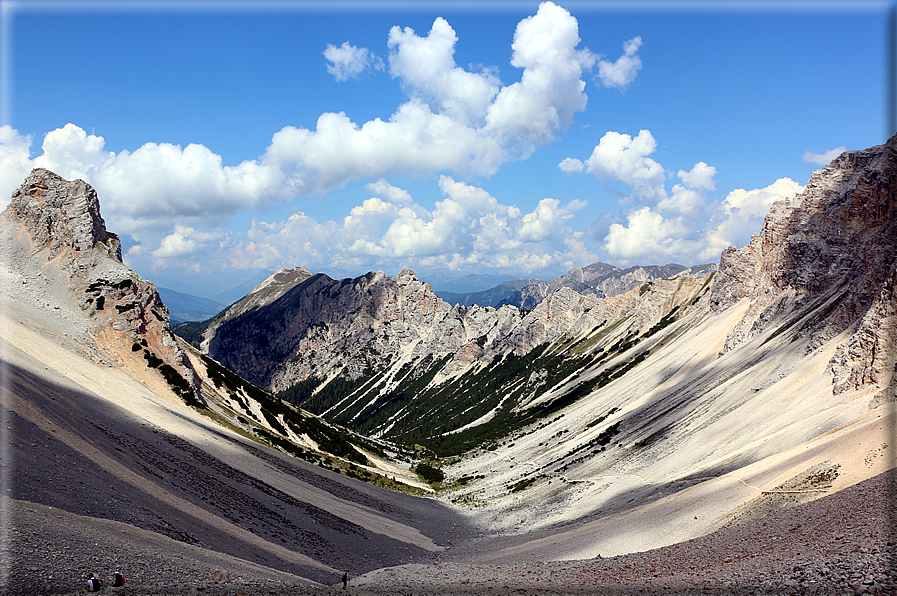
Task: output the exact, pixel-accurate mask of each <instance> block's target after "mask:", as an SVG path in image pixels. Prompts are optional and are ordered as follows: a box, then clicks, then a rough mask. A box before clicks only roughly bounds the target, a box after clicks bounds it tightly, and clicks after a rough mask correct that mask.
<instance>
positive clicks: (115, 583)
mask: <svg viewBox="0 0 897 596" xmlns="http://www.w3.org/2000/svg"><path fill="white" fill-rule="evenodd" d="M123 585H125V578H124V576H123V575H122V574H121V573H119V572H118V571H116V572H115V573H113V574H112V587H113V588H120V587H121V586H123Z"/></svg>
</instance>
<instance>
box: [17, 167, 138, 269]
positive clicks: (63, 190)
mask: <svg viewBox="0 0 897 596" xmlns="http://www.w3.org/2000/svg"><path fill="white" fill-rule="evenodd" d="M6 216H7V218H8V219H10V220H12V221H17V222H19V223H21V224H23V225H24V226H25V228H26V229H27V230H28V231H29V232H30V234H31V239H32V242H33V243H34V246H35V248H38V249H42V248H44V247H46V248H47V249H48V259H54V258H56V257H57V256H59V255H60V254H61V253H63V252H67V251H75V252H80V251H85V250H89V249H92V248H100V247H102V248H103V249H105V250H104V252H106V254H107V255H108V256H110V257H111V258H113V259H116V260H117V261H118V262H121V260H122V258H121V244H120V243H119V240H118V236H116V235H115V234H112V233H110V232H109V231H107V230H106V222H104V221H103V218H102V216H101V215H100V201H99V199H98V198H97V193H96V191H95V190H94V189H93V187H92V186H90V185H89V184H87V183H86V182H84V181H83V180H74V181H72V182H69V181H68V180H65V179H63V178H62V177H61V176H58V175H57V174H54V173H53V172H51V171H49V170H46V169H43V168H37V169H35V170H32V171H31V174H29V176H28V177H27V178H25V181H24V182H23V183H22V185H21V186H20V187H19V188H18V189H17V190H15V191H14V192H13V194H12V199H11V200H10V202H9V206H8V207H7V208H6ZM98 245H99V246H98Z"/></svg>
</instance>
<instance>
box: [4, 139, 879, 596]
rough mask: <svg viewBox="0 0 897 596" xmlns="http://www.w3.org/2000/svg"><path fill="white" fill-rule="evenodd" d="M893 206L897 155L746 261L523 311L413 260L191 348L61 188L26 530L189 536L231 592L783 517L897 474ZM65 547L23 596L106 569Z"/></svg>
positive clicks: (280, 303) (28, 307) (14, 399)
mask: <svg viewBox="0 0 897 596" xmlns="http://www.w3.org/2000/svg"><path fill="white" fill-rule="evenodd" d="M895 213H897V138H895V139H891V140H890V141H889V142H888V143H887V144H885V145H881V146H877V147H872V148H870V149H867V150H863V151H854V152H847V153H844V154H842V155H841V156H840V157H838V158H836V159H835V160H834V161H833V162H832V163H831V164H829V165H828V166H827V167H825V168H822V169H821V170H819V171H818V172H816V173H815V174H814V175H813V176H812V177H811V179H810V181H809V182H808V183H807V186H806V187H805V190H804V192H803V193H801V194H799V195H797V196H795V197H793V198H791V199H789V200H787V201H784V202H779V203H776V204H774V205H773V206H772V207H771V209H770V212H769V214H768V215H767V217H766V219H765V220H764V223H763V227H762V229H761V230H759V231H758V232H757V233H756V234H755V235H754V236H753V237H752V240H751V242H750V244H749V245H747V246H744V247H741V248H735V247H730V248H729V249H727V250H726V251H724V252H723V254H722V256H721V259H720V262H719V264H718V265H710V266H702V267H695V268H690V269H686V268H684V267H682V266H677V265H668V266H665V267H658V268H654V269H652V268H649V267H637V268H630V269H627V270H618V269H616V268H612V267H611V266H609V265H604V264H595V265H592V266H589V267H584V268H582V269H576V270H574V271H572V272H570V273H569V274H567V276H562V277H563V278H564V279H561V278H559V279H558V280H554V281H553V282H538V283H535V284H533V283H530V284H528V285H525V286H521V287H520V288H518V290H515V292H518V293H519V296H518V295H517V294H515V298H513V299H509V300H505V302H506V303H505V304H502V305H500V306H480V305H470V306H468V305H462V304H457V303H452V304H450V303H449V302H447V301H445V300H444V299H442V298H440V297H439V295H437V293H435V292H434V291H433V289H432V287H431V286H430V284H428V283H425V282H422V281H420V280H419V279H418V278H417V276H416V274H415V273H414V272H413V271H411V270H404V271H402V272H400V273H399V275H397V276H396V277H390V276H387V275H385V274H383V273H382V272H371V273H368V274H367V275H364V276H360V277H357V278H354V279H342V280H335V279H331V278H330V277H328V276H327V275H325V274H321V273H317V274H314V273H312V272H311V271H309V270H307V269H304V268H302V267H295V268H293V269H284V270H281V271H279V272H277V273H275V274H274V275H272V276H271V277H270V278H269V279H267V280H266V281H264V282H263V283H261V284H259V285H258V286H256V287H255V288H254V289H253V291H252V292H250V293H249V294H248V295H246V296H245V297H244V298H242V299H241V300H239V301H237V302H235V303H234V304H232V305H231V306H229V307H227V308H226V309H224V310H223V311H221V312H220V313H218V314H217V315H216V316H215V317H213V318H212V319H210V320H208V321H205V322H204V323H203V324H201V325H193V326H192V327H191V328H190V331H191V333H192V335H191V337H192V339H193V345H191V343H189V342H187V341H185V340H184V339H183V338H181V337H178V336H176V335H175V334H173V333H172V331H171V327H170V312H169V310H168V308H167V307H166V305H165V304H164V303H163V301H162V299H161V298H160V294H159V291H158V290H157V288H156V287H155V286H154V285H153V284H152V283H150V282H148V281H146V280H143V279H142V278H140V277H139V276H138V275H136V274H135V273H134V272H133V271H130V270H129V269H128V268H127V267H126V266H125V265H124V264H123V263H122V260H121V249H120V243H119V240H118V237H117V236H116V235H115V234H113V233H111V232H109V231H108V230H107V229H106V227H105V223H104V221H103V219H102V217H101V216H100V211H99V199H98V197H97V195H96V192H95V191H94V190H93V188H91V187H90V186H89V185H87V184H86V183H84V182H83V181H77V180H76V181H67V180H64V179H62V178H60V177H59V176H57V175H55V174H53V173H52V172H49V171H47V170H40V169H38V170H34V171H33V172H32V173H31V175H30V176H29V177H28V178H27V179H26V180H25V181H24V183H23V184H22V186H21V187H20V188H19V189H18V190H17V191H15V192H14V193H13V196H12V199H11V201H10V204H9V206H8V207H7V209H6V210H5V211H4V212H3V214H2V233H0V243H2V253H3V256H4V262H3V267H2V268H0V274H2V283H3V287H4V288H5V291H4V293H3V300H2V309H3V320H4V332H3V337H2V351H0V354H2V358H3V371H4V372H3V375H4V378H3V381H4V382H3V387H4V392H5V400H4V410H3V411H4V415H5V417H6V421H7V423H6V424H4V425H3V428H5V430H2V429H0V430H2V432H3V433H5V434H4V436H3V437H2V439H3V444H4V445H6V446H7V452H6V454H5V455H4V484H5V487H4V488H8V490H6V491H5V493H4V494H6V495H9V497H10V498H9V499H8V506H9V507H12V509H11V510H14V511H17V512H18V513H17V515H18V516H19V517H18V518H15V517H14V518H13V519H12V522H11V526H10V527H12V528H13V529H15V528H17V525H16V524H17V521H16V519H21V520H29V522H28V523H32V522H31V521H30V520H33V519H35V518H33V517H31V514H30V513H29V512H34V511H36V509H34V508H35V507H41V508H48V509H41V511H45V512H49V513H45V515H51V514H52V515H55V516H69V517H66V519H71V520H76V519H77V520H78V522H77V523H79V524H82V523H90V524H93V525H94V526H95V525H96V524H97V523H99V522H98V521H91V520H108V521H110V522H115V523H118V524H123V525H122V526H121V527H127V528H133V530H129V532H131V533H132V534H133V536H134V537H133V538H128V539H127V540H128V541H127V545H128V548H134V549H137V550H138V551H140V552H144V553H145V552H146V551H145V550H140V549H145V548H146V547H145V543H144V542H141V541H143V540H145V538H140V539H139V540H138V538H137V536H140V537H143V536H159V537H164V538H165V539H166V540H170V541H174V542H175V543H177V544H181V545H189V546H191V549H195V550H189V551H188V550H183V549H182V550H177V552H178V553H179V554H178V555H177V556H178V557H179V558H178V560H183V561H189V562H190V563H189V564H190V565H193V566H195V567H196V568H197V569H204V570H206V571H207V572H208V573H209V574H211V572H212V570H213V569H214V568H216V567H222V566H224V567H227V568H229V569H232V570H234V571H233V573H234V574H236V573H242V574H246V576H247V577H253V578H255V581H260V578H262V577H264V578H265V580H264V581H276V582H281V583H286V584H291V585H292V584H296V585H298V584H305V585H313V584H314V583H315V582H320V583H324V584H328V583H330V584H332V583H336V582H337V581H338V578H339V577H340V575H341V573H342V571H343V570H345V569H347V568H351V569H352V570H353V574H361V573H366V572H373V571H374V570H377V569H381V568H384V567H391V566H394V565H403V564H404V565H407V564H409V563H414V562H416V561H417V562H431V561H433V560H434V557H435V558H438V559H439V560H455V561H458V562H459V564H462V563H463V564H470V563H473V562H475V563H477V564H485V563H489V564H496V565H517V564H521V563H523V562H532V561H561V560H573V559H577V560H585V559H593V558H596V557H599V556H600V557H605V558H607V557H615V556H623V555H625V554H627V553H636V552H640V551H647V550H649V549H656V548H661V547H670V548H673V547H672V545H675V544H678V543H682V542H683V541H687V540H690V539H697V538H698V537H703V536H709V535H711V534H712V533H714V532H719V531H721V530H723V529H724V528H728V527H738V526H743V527H748V525H749V524H751V523H753V522H758V523H762V522H763V520H766V519H769V520H772V519H773V518H774V516H775V515H776V514H777V513H776V512H781V511H784V510H787V509H789V508H793V507H798V506H800V505H801V504H802V503H807V502H810V501H815V500H817V499H819V498H820V497H823V496H825V495H832V494H834V493H840V492H842V491H846V489H848V488H849V487H853V486H855V485H858V484H860V483H862V482H864V481H867V480H869V479H871V478H874V477H876V476H878V475H879V474H882V473H884V472H886V471H888V470H891V469H893V468H895V467H897V458H895V454H894V444H895V443H894V441H893V433H894V429H895V416H897V411H895V406H894V404H895V400H897V391H895V386H897V375H895V372H897V370H895V368H897V356H895V349H894V346H895V342H897V297H895V294H894V279H895V276H897V257H895V252H897V251H895V249H897V246H895V243H897V223H895V222H897V217H895ZM527 300H528V301H530V302H527ZM7 462H9V463H7ZM408 493H411V494H408ZM415 495H418V496H415ZM30 504H33V506H32V505H30ZM29 507H30V508H29ZM71 516H75V517H71ZM85 520H86V522H85ZM22 523H23V524H24V521H23V522H22ZM34 523H38V522H36V521H35V522H34ZM72 523H75V522H74V521H72ZM94 526H91V527H94ZM22 527H24V526H22ZM117 527H118V526H117ZM53 531H56V530H53ZM46 532H49V530H47V529H43V530H40V531H36V532H35V533H32V534H27V535H26V534H23V533H22V532H18V533H14V534H13V537H12V538H11V539H10V542H9V544H10V545H11V546H10V548H11V552H13V553H14V554H16V555H17V556H20V557H24V558H26V559H27V560H28V563H27V565H28V566H29V567H23V566H21V565H16V564H15V563H14V564H12V565H11V566H8V567H7V568H6V570H5V573H4V581H5V586H6V587H7V589H10V590H12V593H28V590H29V589H31V590H32V591H35V592H38V591H39V592H42V593H66V591H67V590H70V586H71V585H73V584H72V582H74V581H75V577H74V574H75V573H81V572H83V571H84V569H76V568H75V566H74V565H72V566H71V567H65V568H63V569H62V570H61V571H53V570H49V569H45V568H44V567H43V565H45V564H47V561H49V560H51V559H48V558H47V557H43V558H41V557H40V556H39V553H40V552H43V551H42V550H41V548H40V547H39V546H38V542H40V541H41V540H42V539H40V538H38V537H40V536H45V535H46ZM143 533H149V534H143ZM29 536H30V538H29ZM76 539H77V536H75V535H67V537H66V538H65V540H67V541H74V540H76ZM154 540H155V538H154ZM23 545H24V546H23ZM140 545H144V546H140ZM891 545H893V541H892V542H891ZM167 548H170V549H174V548H175V547H174V546H169V547H167ZM178 548H180V547H178ZM745 548H746V549H748V550H749V549H750V548H759V547H750V546H745ZM73 550H75V549H73ZM169 552H175V551H174V550H170V551H169ZM745 552H747V551H745ZM119 554H120V553H118V552H106V553H102V554H98V553H92V556H94V557H100V558H102V559H103V561H106V562H107V563H108V564H109V565H115V566H118V565H121V564H124V563H128V564H129V565H130V566H129V567H128V569H129V571H130V573H129V577H130V578H132V582H133V585H135V586H136V585H142V586H149V585H155V583H156V582H158V577H157V575H156V574H158V573H160V568H159V567H158V565H168V564H170V561H171V558H168V559H165V560H164V561H163V562H162V563H158V564H157V565H152V564H149V563H146V562H141V561H144V560H145V561H149V560H150V559H149V558H148V557H146V556H139V557H137V558H136V559H133V560H130V559H129V560H127V561H125V560H124V559H121V558H117V557H119ZM75 556H80V557H82V559H83V557H84V556H85V555H84V553H82V552H79V553H71V552H69V553H64V556H63V555H60V554H59V553H57V556H56V559H53V560H62V559H65V558H66V557H69V558H70V559H71V557H75ZM745 556H747V555H745ZM751 556H753V555H751ZM839 556H840V555H839ZM831 557H834V555H831V556H830V557H829V559H826V558H825V557H823V558H822V559H821V561H822V563H820V564H829V565H832V566H834V564H835V562H836V561H834V559H832V558H831ZM82 559H78V560H82ZM71 560H75V559H71ZM210 561H214V562H212V563H210ZM814 561H815V559H814ZM813 564H814V565H815V564H816V563H813ZM32 567H33V568H34V569H36V571H31V572H30V575H29V571H28V570H29V569H31V568H32ZM820 573H821V572H820ZM36 578H38V579H36ZM832 581H835V580H832ZM839 581H840V580H839ZM36 585H39V589H38V588H37V587H35V586H36ZM835 585H836V584H834V583H833V584H832V586H835ZM837 585H838V586H840V584H837ZM27 586H30V588H27Z"/></svg>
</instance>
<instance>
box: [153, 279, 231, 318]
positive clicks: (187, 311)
mask: <svg viewBox="0 0 897 596" xmlns="http://www.w3.org/2000/svg"><path fill="white" fill-rule="evenodd" d="M159 295H160V296H161V297H162V301H163V302H165V306H167V307H168V312H169V313H170V315H171V323H172V324H173V325H174V324H177V323H183V322H185V321H204V320H206V319H208V318H210V317H214V316H215V315H217V314H218V313H219V312H221V310H222V309H224V307H225V305H223V304H221V303H220V302H217V301H215V300H211V299H209V298H202V297H201V296H193V295H191V294H184V293H183V292H176V291H175V290H171V289H169V288H159Z"/></svg>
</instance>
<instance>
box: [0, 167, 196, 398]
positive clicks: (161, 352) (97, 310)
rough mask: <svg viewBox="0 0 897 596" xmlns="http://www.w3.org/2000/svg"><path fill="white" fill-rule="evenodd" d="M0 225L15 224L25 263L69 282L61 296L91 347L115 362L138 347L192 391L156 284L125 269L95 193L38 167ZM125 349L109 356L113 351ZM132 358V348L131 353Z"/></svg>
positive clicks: (193, 381) (16, 194) (188, 370)
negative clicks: (27, 250) (50, 265)
mask: <svg viewBox="0 0 897 596" xmlns="http://www.w3.org/2000/svg"><path fill="white" fill-rule="evenodd" d="M3 214H4V216H5V220H6V222H7V224H6V225H16V224H19V225H21V226H22V228H23V230H24V233H25V234H26V235H27V236H28V237H29V240H30V242H31V244H32V246H33V247H34V249H35V250H34V252H33V253H32V255H31V256H30V257H29V258H30V259H43V260H44V261H47V262H55V263H57V264H58V266H59V270H60V271H61V273H62V274H63V275H67V276H68V282H69V283H68V288H69V293H70V295H69V296H68V297H65V296H58V297H57V299H58V300H66V299H73V300H74V301H76V302H77V304H78V306H80V308H81V310H82V311H83V312H84V313H85V315H86V316H87V317H89V319H90V320H91V321H92V322H93V336H94V338H95V340H96V342H97V346H96V347H97V348H98V349H100V350H102V351H104V352H106V353H107V354H109V355H112V356H113V357H117V358H119V359H121V358H126V357H128V354H127V352H128V351H131V346H132V345H140V346H141V347H140V350H141V351H143V350H146V351H148V352H150V353H152V354H154V355H155V356H156V357H157V358H160V359H161V361H162V362H163V363H165V364H168V365H169V366H172V367H174V368H175V369H176V370H177V371H178V372H179V373H180V374H181V375H182V376H183V377H184V378H185V379H186V380H187V381H188V382H190V383H191V384H193V385H194V386H195V384H196V376H195V374H196V373H195V371H194V370H193V369H192V367H191V366H190V365H189V361H188V359H187V358H186V356H185V354H184V353H183V352H182V350H181V349H180V347H179V346H178V343H177V341H176V339H175V337H174V335H173V334H172V333H171V329H170V327H169V315H168V309H167V308H166V307H165V305H164V304H163V303H162V300H161V298H160V297H159V292H158V290H157V289H156V286H155V285H153V284H152V283H150V282H148V281H146V280H144V279H142V278H141V277H140V276H139V275H137V274H136V273H134V272H133V271H131V270H130V269H129V268H128V267H126V266H125V265H124V263H123V262H122V257H121V244H120V242H119V239H118V236H116V235H115V234H113V233H111V232H109V231H108V230H107V229H106V223H105V222H104V221H103V218H102V216H101V215H100V204H99V200H98V199H97V193H96V191H95V190H94V188H93V187H92V186H90V185H89V184H87V183H86V182H84V181H83V180H74V181H68V180H65V179H63V178H62V177H60V176H58V175H57V174H54V173H53V172H50V171H49V170H46V169H43V168H38V169H35V170H33V171H32V172H31V174H30V175H29V176H28V177H27V178H26V179H25V181H24V182H23V183H22V185H21V186H20V187H19V188H18V189H17V190H16V191H15V192H13V194H12V198H11V200H10V203H9V205H8V207H7V208H6V210H5V211H4V213H3ZM119 344H121V345H125V346H126V347H125V350H126V352H125V353H124V354H118V355H117V356H116V355H115V354H113V352H114V351H115V350H114V349H113V347H112V346H113V345H119ZM133 351H134V352H137V351H138V350H133Z"/></svg>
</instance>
